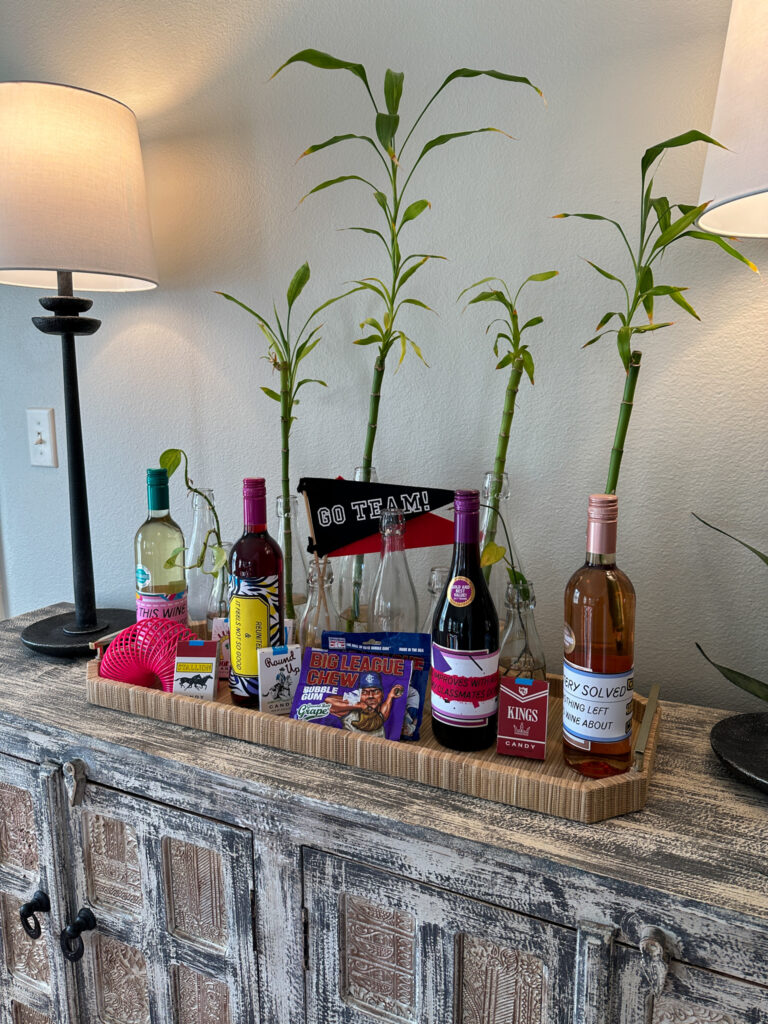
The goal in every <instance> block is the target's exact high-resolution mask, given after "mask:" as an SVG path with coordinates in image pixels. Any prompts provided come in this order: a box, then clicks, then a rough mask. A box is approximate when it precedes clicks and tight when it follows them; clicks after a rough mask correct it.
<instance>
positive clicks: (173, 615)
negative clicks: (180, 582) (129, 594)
mask: <svg viewBox="0 0 768 1024" xmlns="http://www.w3.org/2000/svg"><path fill="white" fill-rule="evenodd" d="M142 619H170V620H171V622H183V623H184V625H186V624H187V592H186V590H182V591H181V592H180V593H178V594H144V593H141V592H137V594H136V621H137V622H141V620H142Z"/></svg>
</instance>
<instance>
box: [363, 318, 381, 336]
mask: <svg viewBox="0 0 768 1024" xmlns="http://www.w3.org/2000/svg"><path fill="white" fill-rule="evenodd" d="M360 326H361V327H373V328H374V330H376V331H378V332H379V334H380V335H383V334H384V328H383V327H382V326H381V324H380V323H379V321H378V320H376V319H375V317H372V316H369V317H366V319H365V320H363V322H362V323H361V324H360Z"/></svg>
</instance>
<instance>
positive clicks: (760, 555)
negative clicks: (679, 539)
mask: <svg viewBox="0 0 768 1024" xmlns="http://www.w3.org/2000/svg"><path fill="white" fill-rule="evenodd" d="M691 515H692V516H693V518H694V519H698V521H699V522H700V523H703V524H704V525H705V526H708V527H709V528H710V530H715V531H716V532H717V533H722V535H723V536H724V537H728V539H729V540H735V541H736V543H737V544H741V546H742V547H743V548H746V549H747V551H751V552H752V554H753V555H757V557H758V558H759V559H760V560H761V561H762V562H764V563H765V564H766V565H768V555H765V554H763V552H762V551H759V550H758V549H757V548H753V547H752V545H751V544H747V543H746V541H743V540H739V538H738V537H734V536H733V534H732V533H727V532H726V531H725V530H721V529H720V527H719V526H713V525H712V523H708V522H707V520H706V519H702V518H701V516H699V515H697V514H696V513H695V512H691Z"/></svg>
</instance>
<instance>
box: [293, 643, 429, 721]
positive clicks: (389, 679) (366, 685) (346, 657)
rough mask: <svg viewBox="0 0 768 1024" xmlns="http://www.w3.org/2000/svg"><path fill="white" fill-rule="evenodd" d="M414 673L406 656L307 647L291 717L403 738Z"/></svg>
mask: <svg viewBox="0 0 768 1024" xmlns="http://www.w3.org/2000/svg"><path fill="white" fill-rule="evenodd" d="M410 679H411V663H410V661H407V660H406V659H405V658H399V657H393V656H391V655H384V654H369V653H367V652H366V653H364V654H358V653H357V652H355V651H321V650H317V649H313V648H311V647H310V648H307V650H305V651H304V659H303V661H302V664H301V677H300V679H299V685H298V686H297V687H296V694H295V696H294V698H293V707H292V708H291V718H297V719H298V720H299V721H300V722H317V723H318V724H320V725H330V726H332V727H333V728H335V729H345V730H346V731H347V732H353V733H357V734H362V735H365V736H383V737H385V738H386V739H388V740H399V739H400V734H401V732H402V730H403V717H404V715H405V705H406V701H407V698H408V684H409V682H410Z"/></svg>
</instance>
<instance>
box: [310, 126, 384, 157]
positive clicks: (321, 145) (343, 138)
mask: <svg viewBox="0 0 768 1024" xmlns="http://www.w3.org/2000/svg"><path fill="white" fill-rule="evenodd" d="M350 139H358V140H359V141H360V142H368V143H370V145H371V146H373V148H374V149H375V150H376V152H377V153H378V152H379V151H378V149H377V147H376V143H375V142H374V141H373V139H372V138H371V137H370V135H356V134H355V133H354V132H347V134H346V135H334V136H333V138H331V139H326V140H325V142H316V143H315V144H314V146H309V148H308V149H305V150H304V152H303V153H302V154H301V156H300V157H299V160H301V159H303V158H304V157H305V156H311V155H312V153H319V152H320V150H321V149H327V148H328V147H329V146H335V145H337V144H338V143H339V142H347V141H349V140H350Z"/></svg>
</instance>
